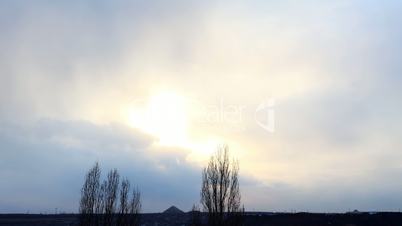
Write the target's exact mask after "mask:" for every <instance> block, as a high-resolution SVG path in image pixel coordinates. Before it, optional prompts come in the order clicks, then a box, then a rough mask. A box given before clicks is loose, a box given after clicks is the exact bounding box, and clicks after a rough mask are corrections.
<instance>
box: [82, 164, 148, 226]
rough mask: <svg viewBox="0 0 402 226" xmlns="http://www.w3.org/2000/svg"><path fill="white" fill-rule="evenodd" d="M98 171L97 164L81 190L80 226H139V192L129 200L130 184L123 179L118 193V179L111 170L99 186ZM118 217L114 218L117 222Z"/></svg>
mask: <svg viewBox="0 0 402 226" xmlns="http://www.w3.org/2000/svg"><path fill="white" fill-rule="evenodd" d="M100 176H101V170H100V167H99V164H98V163H96V164H95V165H94V166H93V167H92V168H91V169H90V170H89V171H88V173H87V174H86V176H85V182H84V185H83V187H82V189H81V199H80V207H79V212H80V225H81V226H113V225H118V226H138V225H139V218H140V217H139V214H140V211H141V198H140V192H139V190H138V189H133V193H132V196H131V197H130V182H129V180H127V179H124V180H123V181H122V183H121V186H120V190H119V181H120V175H119V173H118V171H117V170H116V169H113V170H110V171H109V173H108V175H107V177H106V179H105V180H104V181H103V182H102V184H100ZM116 216H117V218H116Z"/></svg>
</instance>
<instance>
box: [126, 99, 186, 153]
mask: <svg viewBox="0 0 402 226" xmlns="http://www.w3.org/2000/svg"><path fill="white" fill-rule="evenodd" d="M131 105H132V106H130V108H129V112H128V121H129V124H130V125H131V126H133V127H135V128H138V129H140V130H142V131H144V132H146V133H149V134H151V135H153V136H155V137H157V138H158V139H159V143H160V144H161V145H165V146H183V145H184V144H186V143H187V130H188V111H187V110H188V109H187V106H186V101H185V98H184V97H182V96H180V95H178V94H176V93H174V92H159V93H157V94H155V95H152V96H151V97H150V98H148V99H140V100H135V101H134V103H132V104H131Z"/></svg>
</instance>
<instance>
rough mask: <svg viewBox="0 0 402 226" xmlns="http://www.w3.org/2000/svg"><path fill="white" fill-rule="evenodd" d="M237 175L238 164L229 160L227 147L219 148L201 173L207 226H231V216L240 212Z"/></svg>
mask: <svg viewBox="0 0 402 226" xmlns="http://www.w3.org/2000/svg"><path fill="white" fill-rule="evenodd" d="M238 173H239V164H238V162H237V161H234V160H232V161H230V160H229V149H228V147H227V146H226V145H223V146H219V147H218V150H217V152H216V154H215V155H213V156H211V159H210V160H209V163H208V166H207V167H205V168H204V170H203V172H202V186H201V204H202V206H203V208H204V211H206V212H208V224H209V225H211V226H224V225H229V222H231V223H230V225H233V222H232V221H233V220H232V219H233V216H237V215H238V213H239V212H241V208H240V205H241V195H240V189H239V180H238V175H239V174H238Z"/></svg>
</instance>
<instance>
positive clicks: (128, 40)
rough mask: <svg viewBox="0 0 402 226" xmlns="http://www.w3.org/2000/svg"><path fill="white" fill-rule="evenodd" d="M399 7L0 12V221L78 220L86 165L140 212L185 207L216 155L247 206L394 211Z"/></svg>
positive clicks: (85, 5) (401, 76) (35, 7)
mask: <svg viewBox="0 0 402 226" xmlns="http://www.w3.org/2000/svg"><path fill="white" fill-rule="evenodd" d="M401 11H402V3H401V2H400V1H393V0H388V1H367V0H361V1H356V0H338V1H332V0H328V1H326V0H324V1H321V0H320V1H318V0H317V1H312V0H307V1H296V0H295V1H290V0H289V1H262V0H261V1H258V0H252V1H237V0H235V1H233V0H232V1H188V0H183V1H180V0H173V1H164V0H155V1H140V0H138V1H123V0H117V1H106V0H102V1H95V0H93V1H90V0H86V1H83V0H69V1H41V0H38V1H19V0H17V1H16V0H2V1H0V181H1V185H0V212H2V213H9V212H23V213H24V212H27V211H29V212H31V213H40V212H48V213H50V212H54V210H55V208H58V210H59V211H65V212H76V211H77V210H78V203H79V196H80V188H81V185H82V183H83V179H84V175H85V172H86V171H87V170H88V169H89V168H90V167H91V166H92V165H93V164H94V162H95V161H99V162H100V164H101V165H102V169H103V173H104V174H105V173H106V172H107V171H108V170H109V169H111V168H115V167H116V168H118V169H119V171H120V172H121V174H122V175H124V176H126V177H128V178H129V179H130V180H131V181H132V183H133V184H135V185H137V186H138V187H139V189H140V190H141V192H142V198H143V211H145V212H159V211H163V210H164V209H166V208H168V207H169V206H171V205H176V206H177V207H179V208H181V209H183V210H189V209H190V208H191V206H192V204H193V203H198V202H199V190H200V180H201V169H202V167H203V166H204V165H205V163H206V161H207V160H208V156H209V155H210V154H211V153H213V151H214V150H215V149H216V147H217V145H219V144H222V143H225V144H227V145H228V146H229V148H230V150H231V151H232V155H233V157H235V158H236V159H238V160H239V161H240V176H241V184H240V186H241V191H242V201H243V202H244V205H245V207H246V209H247V210H261V211H290V210H296V211H317V212H327V211H341V212H343V211H348V210H353V209H359V210H384V211H385V210H387V211H388V210H390V211H396V210H399V209H400V208H402V192H401V191H402V139H401V134H402V120H401V117H402V116H401V115H402V105H401V98H402V89H401V87H402V64H401V59H402V42H401V40H402V26H401V21H402V15H401ZM268 114H270V117H271V118H269V119H268V118H267V117H266V116H267V115H268ZM144 115H145V116H144Z"/></svg>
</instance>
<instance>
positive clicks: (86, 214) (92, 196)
mask: <svg viewBox="0 0 402 226" xmlns="http://www.w3.org/2000/svg"><path fill="white" fill-rule="evenodd" d="M100 175H101V170H100V167H99V164H98V163H97V162H96V163H95V165H94V166H93V167H92V168H91V169H90V170H89V171H88V173H87V174H86V176H85V182H84V185H83V186H82V189H81V200H80V208H79V212H80V225H82V226H87V225H88V226H92V225H95V217H96V216H95V212H96V206H97V196H98V193H99V179H100Z"/></svg>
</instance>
